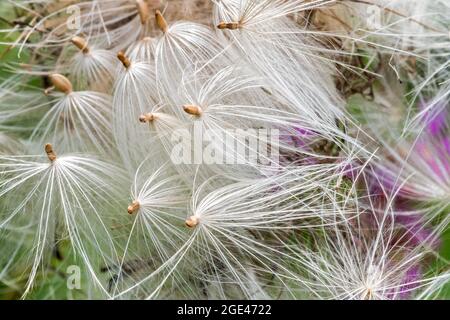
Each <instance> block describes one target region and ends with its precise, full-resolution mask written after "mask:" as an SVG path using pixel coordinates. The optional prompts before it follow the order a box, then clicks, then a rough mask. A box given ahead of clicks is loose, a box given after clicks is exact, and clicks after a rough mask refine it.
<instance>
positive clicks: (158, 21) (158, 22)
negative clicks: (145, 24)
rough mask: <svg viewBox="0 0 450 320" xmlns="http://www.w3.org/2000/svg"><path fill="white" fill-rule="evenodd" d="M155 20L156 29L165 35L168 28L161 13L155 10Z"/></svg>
mask: <svg viewBox="0 0 450 320" xmlns="http://www.w3.org/2000/svg"><path fill="white" fill-rule="evenodd" d="M155 18H156V25H157V26H158V28H159V29H161V31H162V32H164V33H166V32H167V30H168V29H169V27H168V24H167V21H166V19H164V16H163V15H162V13H161V11H159V10H156V13H155Z"/></svg>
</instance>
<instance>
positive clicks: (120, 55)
mask: <svg viewBox="0 0 450 320" xmlns="http://www.w3.org/2000/svg"><path fill="white" fill-rule="evenodd" d="M117 58H118V59H119V60H120V62H122V64H123V66H124V67H125V68H126V69H128V68H129V67H130V66H131V61H130V59H128V58H127V56H126V55H125V52H123V51H120V52H119V53H118V54H117Z"/></svg>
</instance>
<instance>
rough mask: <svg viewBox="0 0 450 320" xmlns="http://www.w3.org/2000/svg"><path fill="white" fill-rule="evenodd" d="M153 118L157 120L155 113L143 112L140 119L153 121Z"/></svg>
mask: <svg viewBox="0 0 450 320" xmlns="http://www.w3.org/2000/svg"><path fill="white" fill-rule="evenodd" d="M153 120H155V115H154V114H153V113H147V114H143V115H142V116H140V117H139V121H140V122H142V123H148V122H152V121H153Z"/></svg>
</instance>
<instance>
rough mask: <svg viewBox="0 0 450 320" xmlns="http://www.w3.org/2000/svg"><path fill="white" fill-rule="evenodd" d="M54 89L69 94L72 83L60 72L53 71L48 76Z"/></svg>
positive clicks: (71, 89)
mask: <svg viewBox="0 0 450 320" xmlns="http://www.w3.org/2000/svg"><path fill="white" fill-rule="evenodd" d="M48 78H49V79H50V81H51V83H52V85H53V87H55V89H56V90H58V91H61V92H63V93H65V94H69V93H71V92H72V91H73V87H72V83H70V81H69V79H67V78H66V77H64V76H63V75H61V74H58V73H54V74H51V75H50V76H49V77H48Z"/></svg>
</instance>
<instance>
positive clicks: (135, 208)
mask: <svg viewBox="0 0 450 320" xmlns="http://www.w3.org/2000/svg"><path fill="white" fill-rule="evenodd" d="M140 207H141V205H140V203H139V202H138V201H137V200H135V201H133V202H132V203H131V204H130V205H129V206H128V210H127V211H128V214H133V213H135V212H136V211H138V210H139V208H140Z"/></svg>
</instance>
